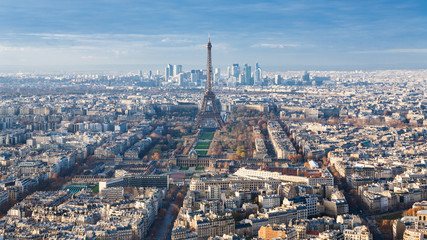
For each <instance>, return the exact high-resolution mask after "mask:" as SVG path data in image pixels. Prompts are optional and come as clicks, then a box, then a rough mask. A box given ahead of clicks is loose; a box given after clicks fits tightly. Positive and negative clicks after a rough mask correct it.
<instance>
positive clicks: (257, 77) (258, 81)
mask: <svg viewBox="0 0 427 240" xmlns="http://www.w3.org/2000/svg"><path fill="white" fill-rule="evenodd" d="M254 84H255V85H257V86H261V85H262V69H261V68H260V67H259V65H258V63H256V64H255V71H254Z"/></svg>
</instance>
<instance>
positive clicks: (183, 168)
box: [179, 167, 188, 170]
mask: <svg viewBox="0 0 427 240" xmlns="http://www.w3.org/2000/svg"><path fill="white" fill-rule="evenodd" d="M179 170H188V167H181V168H180V169H179Z"/></svg>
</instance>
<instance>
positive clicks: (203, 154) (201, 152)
mask: <svg viewBox="0 0 427 240" xmlns="http://www.w3.org/2000/svg"><path fill="white" fill-rule="evenodd" d="M196 152H197V154H199V155H200V156H206V155H207V154H208V151H203V150H197V151H196Z"/></svg>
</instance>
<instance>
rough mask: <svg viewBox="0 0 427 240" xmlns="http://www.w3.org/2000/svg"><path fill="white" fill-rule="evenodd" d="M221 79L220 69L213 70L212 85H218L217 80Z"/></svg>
mask: <svg viewBox="0 0 427 240" xmlns="http://www.w3.org/2000/svg"><path fill="white" fill-rule="evenodd" d="M220 78H221V69H219V68H215V72H214V82H215V84H214V85H219V79H220Z"/></svg>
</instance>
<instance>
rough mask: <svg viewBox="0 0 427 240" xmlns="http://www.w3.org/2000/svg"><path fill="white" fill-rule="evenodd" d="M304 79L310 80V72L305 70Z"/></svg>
mask: <svg viewBox="0 0 427 240" xmlns="http://www.w3.org/2000/svg"><path fill="white" fill-rule="evenodd" d="M302 81H304V82H309V81H310V73H308V72H307V71H305V73H304V75H302Z"/></svg>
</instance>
